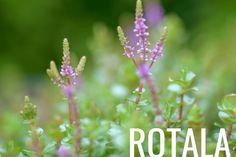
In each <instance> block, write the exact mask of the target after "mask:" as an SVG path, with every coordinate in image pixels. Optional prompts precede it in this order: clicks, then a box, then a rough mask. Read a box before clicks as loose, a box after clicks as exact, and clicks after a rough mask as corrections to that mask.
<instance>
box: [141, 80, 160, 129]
mask: <svg viewBox="0 0 236 157" xmlns="http://www.w3.org/2000/svg"><path fill="white" fill-rule="evenodd" d="M144 79H145V81H146V83H147V86H148V89H149V91H150V93H151V97H152V103H153V106H154V112H155V114H156V118H157V119H156V120H157V123H158V124H159V125H162V123H163V119H162V111H161V109H160V106H159V97H158V94H157V90H156V88H155V85H154V84H153V81H152V79H151V78H150V77H149V76H147V77H146V78H144Z"/></svg>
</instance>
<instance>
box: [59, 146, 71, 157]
mask: <svg viewBox="0 0 236 157" xmlns="http://www.w3.org/2000/svg"><path fill="white" fill-rule="evenodd" d="M57 155H58V157H71V155H70V153H69V150H68V149H67V148H66V147H65V146H60V148H59V150H58V152H57Z"/></svg>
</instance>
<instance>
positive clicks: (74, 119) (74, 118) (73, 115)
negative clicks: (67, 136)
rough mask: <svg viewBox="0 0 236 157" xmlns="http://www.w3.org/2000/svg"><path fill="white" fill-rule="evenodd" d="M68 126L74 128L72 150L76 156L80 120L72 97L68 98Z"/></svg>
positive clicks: (79, 140) (78, 143)
mask: <svg viewBox="0 0 236 157" xmlns="http://www.w3.org/2000/svg"><path fill="white" fill-rule="evenodd" d="M68 104H69V116H70V124H71V125H74V127H75V139H74V140H75V141H74V148H75V152H76V154H77V155H79V154H80V142H81V130H80V118H79V113H78V110H77V106H76V101H75V98H74V96H71V97H68Z"/></svg>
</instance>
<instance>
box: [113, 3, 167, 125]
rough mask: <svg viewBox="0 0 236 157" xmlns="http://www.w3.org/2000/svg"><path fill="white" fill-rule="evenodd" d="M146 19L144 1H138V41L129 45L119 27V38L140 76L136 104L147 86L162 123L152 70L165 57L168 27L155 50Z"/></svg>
mask: <svg viewBox="0 0 236 157" xmlns="http://www.w3.org/2000/svg"><path fill="white" fill-rule="evenodd" d="M145 21H146V19H145V18H144V17H143V7H142V1H141V0H137V4H136V16H135V22H134V29H133V31H134V33H135V34H136V37H137V39H138V41H137V43H136V45H135V46H132V45H130V44H129V40H128V39H127V37H126V36H125V34H124V32H123V30H122V28H121V27H120V26H118V27H117V31H118V36H119V39H120V41H121V45H122V46H123V48H124V55H125V56H126V57H127V58H128V59H131V60H132V61H133V63H134V64H135V66H136V68H137V71H138V74H139V76H140V83H139V87H138V93H137V96H136V100H135V104H136V105H138V104H139V102H140V98H141V95H142V90H143V83H146V84H147V87H148V88H149V90H150V93H151V96H152V102H153V105H154V110H155V113H156V121H157V122H158V123H162V121H163V120H162V113H161V110H160V108H159V100H158V99H159V98H158V95H157V90H156V89H155V86H154V84H153V82H152V79H151V78H150V69H151V67H152V66H153V64H154V63H155V62H156V61H157V59H158V58H159V57H161V56H162V55H163V53H162V51H163V45H164V42H165V39H166V35H167V27H164V30H163V33H162V35H161V37H160V40H159V41H158V42H157V43H156V46H155V48H154V49H151V48H150V42H149V39H148V37H149V32H148V26H147V25H146V24H145Z"/></svg>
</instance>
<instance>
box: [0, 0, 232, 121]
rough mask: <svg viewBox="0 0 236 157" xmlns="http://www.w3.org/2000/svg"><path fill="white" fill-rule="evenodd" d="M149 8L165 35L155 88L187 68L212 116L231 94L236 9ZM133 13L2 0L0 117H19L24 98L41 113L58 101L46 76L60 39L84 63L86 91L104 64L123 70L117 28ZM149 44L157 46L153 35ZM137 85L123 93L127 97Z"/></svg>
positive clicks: (120, 2)
mask: <svg viewBox="0 0 236 157" xmlns="http://www.w3.org/2000/svg"><path fill="white" fill-rule="evenodd" d="M153 1H154V2H156V3H159V4H160V5H161V6H162V7H163V10H164V14H165V16H164V17H163V19H164V20H163V23H162V25H167V26H168V28H169V38H168V40H167V44H166V45H167V46H166V51H165V57H164V59H163V60H162V61H161V65H162V66H159V69H160V68H162V70H159V71H157V76H160V75H161V76H163V77H162V78H160V80H159V84H160V86H161V83H162V82H165V80H168V76H169V75H171V74H173V73H175V72H178V71H180V69H181V68H182V67H188V69H190V70H192V71H194V72H195V73H196V74H197V75H198V77H199V79H198V84H199V87H200V90H201V92H200V94H199V98H201V99H200V101H199V103H200V104H202V106H203V107H204V108H205V111H209V110H212V111H216V103H217V102H219V100H220V99H221V97H222V96H223V95H225V94H227V93H231V92H235V91H236V81H235V80H236V70H235V67H236V62H235V61H236V44H235V43H236V36H235V34H236V1H233V0H225V1H222V0H214V1H213V0H178V1H177V0H162V1H155V0H153ZM144 3H145V4H148V3H150V1H149V0H144ZM134 10H135V0H116V1H115V0H54V1H49V0H33V1H32V0H25V1H19V0H0V35H1V37H0V108H1V109H0V112H2V113H7V112H13V113H14V112H15V113H16V112H18V111H19V109H20V108H21V104H22V102H23V96H24V95H31V96H32V97H33V99H36V100H35V102H37V103H38V104H40V105H41V110H43V105H45V106H47V105H48V104H53V103H54V102H56V101H57V100H58V97H59V96H60V95H58V93H59V92H58V89H56V88H52V86H53V85H51V82H50V81H49V79H48V78H47V75H46V73H45V70H46V68H47V67H48V65H49V61H50V60H52V59H53V60H55V61H56V62H57V64H58V65H59V63H60V60H61V56H62V46H61V43H62V40H63V38H64V37H67V38H68V39H69V41H70V45H71V51H72V53H73V54H74V55H75V56H77V57H81V56H82V55H86V56H88V64H87V67H86V68H87V69H86V74H85V75H86V76H85V78H87V84H89V81H92V80H96V79H98V78H90V77H93V74H94V73H96V69H99V68H101V69H102V68H104V69H103V70H104V71H106V70H107V72H109V70H110V69H106V68H107V66H109V64H108V65H106V64H105V63H106V61H104V62H103V60H102V59H103V58H102V57H104V56H107V59H108V60H109V59H110V60H112V61H110V63H111V65H112V63H114V61H115V62H116V60H118V61H117V62H118V63H121V64H123V63H124V64H125V63H127V59H126V58H125V57H123V56H122V49H121V47H120V45H119V41H118V38H117V37H116V26H117V25H122V26H127V25H129V24H131V26H132V23H133V19H134ZM127 21H128V22H127ZM157 35H158V33H157ZM152 36H154V38H155V39H158V36H156V35H155V29H153V34H152ZM112 54H114V55H115V56H116V57H113V58H112V57H111V56H112ZM117 56H118V57H117ZM109 57H110V58H109ZM101 62H102V64H100V63H101ZM107 63H109V62H107ZM120 67H121V68H122V66H120ZM116 68H117V67H114V68H113V73H111V75H112V74H114V71H115V70H116ZM114 69H115V70H114ZM111 71H112V70H111ZM128 73H129V72H128ZM103 77H106V75H103ZM102 79H105V80H106V79H107V80H110V81H111V82H112V81H114V82H112V83H113V84H114V83H116V82H115V81H117V80H116V79H114V80H112V79H111V78H109V77H108V78H102ZM125 81H126V80H125V79H124V78H123V82H125ZM157 82H158V81H157ZM136 83H137V82H133V83H129V82H128V83H127V82H126V84H125V83H124V84H123V85H127V86H129V85H130V89H133V88H134V87H135V84H136ZM108 86H109V85H108ZM50 88H52V89H50ZM48 89H50V90H48ZM129 91H130V90H129ZM47 107H48V106H47ZM214 113H215V115H216V112H212V114H213V116H210V118H209V123H210V124H211V118H212V119H214V117H215V116H214Z"/></svg>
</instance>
